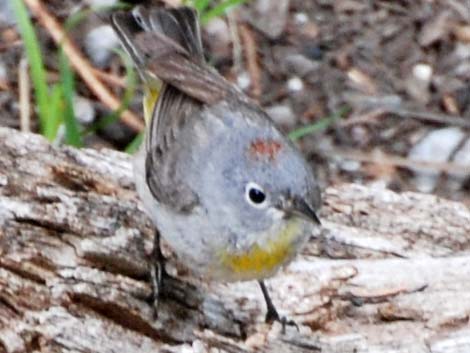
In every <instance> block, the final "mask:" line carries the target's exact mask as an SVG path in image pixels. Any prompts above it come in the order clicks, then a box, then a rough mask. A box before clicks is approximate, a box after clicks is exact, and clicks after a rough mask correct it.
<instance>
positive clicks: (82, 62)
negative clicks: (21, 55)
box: [25, 0, 144, 131]
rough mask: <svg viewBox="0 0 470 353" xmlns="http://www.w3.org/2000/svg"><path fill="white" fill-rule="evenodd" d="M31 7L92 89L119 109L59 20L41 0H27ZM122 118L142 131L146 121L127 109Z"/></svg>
mask: <svg viewBox="0 0 470 353" xmlns="http://www.w3.org/2000/svg"><path fill="white" fill-rule="evenodd" d="M25 3H26V5H27V6H28V7H29V9H30V10H31V11H32V12H33V13H34V14H35V15H36V16H37V17H38V19H39V21H40V22H41V23H42V25H43V26H44V27H45V28H46V29H47V30H48V31H49V33H50V35H51V37H52V38H53V39H54V41H55V42H56V44H57V45H61V46H62V47H63V49H64V52H65V54H66V55H67V57H68V58H69V60H70V62H71V64H72V66H73V67H74V68H75V70H76V71H77V72H78V74H79V75H80V76H81V77H82V79H83V81H85V83H86V84H87V85H88V87H90V89H91V91H92V92H93V93H94V94H95V95H96V96H97V97H98V99H100V100H101V101H102V102H103V103H104V104H105V105H106V106H107V107H108V108H110V109H112V110H117V109H119V108H120V106H121V103H120V101H119V99H118V98H117V97H116V96H115V95H113V94H112V93H111V92H110V91H109V90H108V88H107V87H106V86H105V85H104V84H103V83H102V82H101V81H100V80H99V79H98V77H97V75H96V73H95V70H94V68H93V67H92V65H91V64H90V63H89V61H88V60H87V59H86V58H85V56H84V55H83V54H82V53H81V52H80V51H79V50H78V49H77V48H76V46H75V45H74V43H73V42H72V41H71V40H70V38H69V37H68V36H67V35H66V33H65V31H64V30H63V28H62V27H61V25H60V24H59V22H58V21H57V20H56V19H55V18H54V17H53V16H52V15H51V14H50V13H49V11H48V10H47V9H46V8H45V6H44V5H43V4H42V2H41V1H40V0H25ZM121 120H122V122H123V123H124V124H126V125H127V126H129V127H130V128H131V129H133V130H135V131H142V130H143V129H144V123H143V121H142V120H141V119H139V118H138V117H137V116H136V115H135V114H134V113H132V112H130V111H128V110H126V111H124V112H122V113H121Z"/></svg>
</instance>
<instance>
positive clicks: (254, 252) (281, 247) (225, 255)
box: [221, 219, 303, 279]
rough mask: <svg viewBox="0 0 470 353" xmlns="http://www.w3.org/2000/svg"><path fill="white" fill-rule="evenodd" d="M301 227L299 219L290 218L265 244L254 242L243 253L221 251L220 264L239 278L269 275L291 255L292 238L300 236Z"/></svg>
mask: <svg viewBox="0 0 470 353" xmlns="http://www.w3.org/2000/svg"><path fill="white" fill-rule="evenodd" d="M302 228H303V227H301V224H300V221H299V220H295V219H292V220H290V221H288V222H287V223H286V225H285V226H284V227H282V228H281V229H280V230H279V233H278V235H277V236H276V237H274V238H273V239H270V240H268V241H267V242H266V244H258V243H256V244H255V245H253V246H252V247H251V248H250V249H249V250H248V251H245V252H243V253H230V252H228V251H224V252H222V254H221V260H222V264H223V265H224V266H225V267H226V268H227V269H229V270H231V271H232V272H234V274H235V276H236V277H239V278H240V279H250V278H258V277H262V276H263V275H269V274H271V273H272V272H274V271H275V270H276V269H277V267H279V266H280V265H282V264H283V263H284V262H285V261H286V260H287V259H288V258H289V257H290V256H292V255H293V254H292V252H293V251H294V250H295V249H294V243H295V242H294V240H295V239H296V238H298V237H299V236H300V233H301V232H302Z"/></svg>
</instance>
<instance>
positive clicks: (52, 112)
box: [47, 84, 64, 141]
mask: <svg viewBox="0 0 470 353" xmlns="http://www.w3.org/2000/svg"><path fill="white" fill-rule="evenodd" d="M48 104H49V116H48V121H47V126H48V129H49V130H50V131H49V134H50V136H51V137H50V140H51V141H55V140H56V138H57V132H58V131H59V126H60V124H62V117H63V113H64V101H63V92H62V86H61V85H60V84H56V85H53V86H52V87H51V93H50V95H49V102H48Z"/></svg>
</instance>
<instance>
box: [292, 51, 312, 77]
mask: <svg viewBox="0 0 470 353" xmlns="http://www.w3.org/2000/svg"><path fill="white" fill-rule="evenodd" d="M285 63H286V69H287V70H288V71H289V72H291V73H294V74H296V75H298V76H300V77H304V76H306V75H307V74H309V73H310V72H312V71H314V70H315V69H316V68H318V66H319V64H318V63H316V62H314V61H312V60H309V59H308V58H307V57H305V56H304V55H302V54H288V55H287V56H286V57H285Z"/></svg>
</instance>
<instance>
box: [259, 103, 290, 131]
mask: <svg viewBox="0 0 470 353" xmlns="http://www.w3.org/2000/svg"><path fill="white" fill-rule="evenodd" d="M266 113H267V114H268V115H269V116H270V117H271V119H272V120H273V121H274V123H275V124H276V125H279V126H284V127H293V126H294V125H295V123H296V117H295V113H294V111H293V110H292V108H291V107H290V105H288V104H280V105H273V106H270V107H267V108H266Z"/></svg>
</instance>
